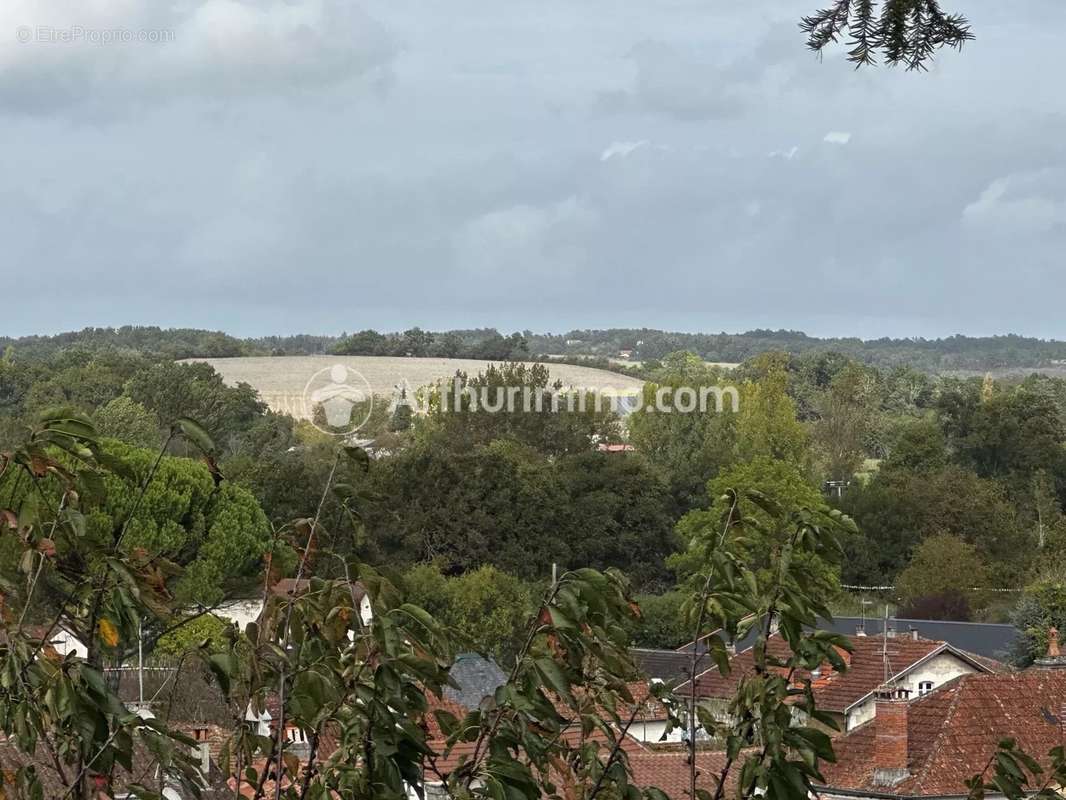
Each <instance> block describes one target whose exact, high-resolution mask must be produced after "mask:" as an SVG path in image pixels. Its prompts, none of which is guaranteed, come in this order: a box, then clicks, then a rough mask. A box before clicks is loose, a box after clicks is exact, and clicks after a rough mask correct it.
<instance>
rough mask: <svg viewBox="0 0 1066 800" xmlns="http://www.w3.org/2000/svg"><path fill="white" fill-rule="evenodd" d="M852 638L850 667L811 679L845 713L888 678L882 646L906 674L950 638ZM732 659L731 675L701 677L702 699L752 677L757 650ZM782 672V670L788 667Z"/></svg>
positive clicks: (784, 652) (817, 695) (821, 697)
mask: <svg viewBox="0 0 1066 800" xmlns="http://www.w3.org/2000/svg"><path fill="white" fill-rule="evenodd" d="M850 641H851V644H852V647H853V651H852V652H851V653H847V652H845V651H843V650H842V651H840V654H841V656H842V657H843V658H844V661H845V663H847V665H848V669H847V671H845V672H837V671H836V670H834V669H831V668H830V667H829V666H828V665H826V666H825V667H824V671H823V673H822V675H821V676H820V677H818V678H814V679H813V680H812V688H813V690H814V699H815V702H816V703H817V705H818V708H820V709H823V710H825V711H835V712H839V713H843V712H844V711H845V710H846V709H847V708H848V707H849V706H851V705H852V704H853V703H855V702H856V701H858V700H861V699H862V698H863V697H865V696H866V695H868V694H870V692H872V691H874V690H875V689H877V687H878V686H880V685H881V684H882V683H883V682H884V664H883V658H882V647H886V646H887V654H888V664H889V674H890V676H896V675H899V674H900V673H901V672H905V671H906V670H908V669H909V668H910V667H911V666H913V665H914V664H916V663H917V662H919V661H921V660H922V659H924V658H927V657H928V656H931V655H933V654H934V653H936V652H937V651H938V650H940V649H942V648H950V645H948V644H947V643H946V642H937V641H932V640H930V639H920V638H919V639H915V638H913V637H911V636H897V637H892V638H889V639H887V640H886V639H882V638H881V637H872V636H856V637H854V638H852V639H851V640H850ZM767 649H768V650H769V652H770V654H771V655H773V656H775V657H777V658H779V659H782V660H784V659H786V658H788V656H789V655H790V652H789V648H788V644H787V643H786V642H785V641H784V640H783V639H782V638H781V637H780V636H773V637H771V639H770V641H769V642H768V645H767ZM952 652H955V653H956V654H958V655H960V656H961V657H963V658H968V659H970V660H971V661H972V662H973V663H974V664H975V666H977V667H978V668H979V669H990V668H991V667H990V666H989V665H988V664H986V663H985V660H984V659H982V660H977V659H975V658H973V657H972V656H969V654H967V653H963V652H962V651H959V650H954V649H952ZM731 663H732V665H733V669H732V671H731V672H730V673H729V674H728V675H725V676H723V675H721V674H720V673H719V672H718V669H717V668H712V669H709V670H707V671H706V672H704V673H703V674H702V675H700V676H698V677H697V679H696V687H697V691H698V693H699V695H700V696H701V697H721V698H729V697H732V696H733V694H734V692H735V690H736V688H737V685H738V684H739V683H740V681H741V680H742V679H743V678H744V677H746V676H747V675H750V674H751V672H752V671H753V669H754V657H753V652H752V650H750V649H748V650H745V651H744V652H742V653H737V655H735V656H734V657H733V658H732V659H731ZM1000 666H1002V665H1000ZM780 671H781V672H783V670H780ZM807 677H811V676H809V675H808V674H807V673H806V672H803V671H798V672H797V673H796V679H797V681H801V680H803V679H805V678H807ZM689 686H690V684H689V683H685V684H683V685H682V686H681V687H679V689H678V691H679V692H680V693H683V694H687V693H688V692H689V691H690V690H689Z"/></svg>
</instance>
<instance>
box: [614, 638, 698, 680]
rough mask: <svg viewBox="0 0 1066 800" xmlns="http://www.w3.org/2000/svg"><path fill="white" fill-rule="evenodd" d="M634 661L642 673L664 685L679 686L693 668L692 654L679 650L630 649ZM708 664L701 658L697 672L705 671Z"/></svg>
mask: <svg viewBox="0 0 1066 800" xmlns="http://www.w3.org/2000/svg"><path fill="white" fill-rule="evenodd" d="M629 652H630V654H631V655H632V656H633V661H635V662H636V665H637V667H639V668H640V670H641V672H643V673H644V674H645V675H647V676H648V677H649V678H651V679H653V680H660V681H662V682H663V683H669V684H677V683H680V682H681V681H683V680H685V679H686V678H687V677H688V674H689V670H690V669H691V668H692V664H691V661H690V659H691V654H689V653H685V652H679V651H677V650H651V649H646V648H641V647H634V648H631V649H630V651H629ZM706 666H707V665H706V663H704V658H703V657H702V656H701V657H700V659H699V662H698V663H697V667H696V669H697V670H701V669H705V668H706Z"/></svg>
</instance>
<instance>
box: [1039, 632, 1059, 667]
mask: <svg viewBox="0 0 1066 800" xmlns="http://www.w3.org/2000/svg"><path fill="white" fill-rule="evenodd" d="M1034 666H1036V667H1039V668H1041V669H1066V656H1064V655H1063V654H1062V650H1061V648H1060V647H1059V632H1058V631H1057V630H1056V629H1055V628H1048V632H1047V655H1045V656H1044V657H1043V658H1038V659H1036V661H1035V662H1034Z"/></svg>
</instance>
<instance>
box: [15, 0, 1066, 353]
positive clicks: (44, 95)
mask: <svg viewBox="0 0 1066 800" xmlns="http://www.w3.org/2000/svg"><path fill="white" fill-rule="evenodd" d="M1034 1H1035V2H1036V0H1034ZM12 2H14V0H12ZM25 2H27V5H25V6H23V10H25V9H27V8H29V9H36V8H38V7H39V4H37V3H29V0H25ZM219 3H221V0H196V2H194V3H193V4H192V5H190V6H188V7H187V8H188V9H189V11H188V12H187V13H185V15H184V16H182V17H181V18H180V19H178V20H176V21H175V23H174V24H178V23H181V24H182V25H184V26H186V27H185V29H186V30H187V31H193V30H195V31H196V32H197V33H196V36H192V34H190V35H189V37H187V38H186V40H185V43H186V46H191V43H198V44H196V47H197V48H199V49H194V50H189V51H179V50H175V51H173V52H172V53H171V54H170V55H169V56H167V58H172V59H174V60H173V61H172V62H169V63H163V62H161V59H162V58H163V56H162V54H161V53H160V52H159V51H158V50H157V51H142V50H134V51H128V50H105V49H102V48H98V49H95V50H90V49H83V50H81V51H77V52H71V53H67V54H66V55H64V54H63V53H59V54H56V53H55V51H50V50H41V49H40V48H39V49H37V50H34V51H25V50H17V49H15V50H13V49H12V48H13V45H10V44H9V43H8V42H4V41H3V40H2V31H0V103H2V104H0V114H3V120H4V125H3V127H2V128H0V145H2V146H0V171H2V172H3V174H4V175H5V177H6V180H5V182H4V185H3V186H2V187H0V241H3V242H4V246H5V255H4V259H3V262H2V263H3V270H4V275H3V277H4V283H3V287H4V290H5V292H9V293H10V294H11V296H13V297H16V298H18V302H17V303H15V304H12V305H11V306H9V307H10V308H11V311H10V314H9V316H8V317H7V319H8V322H9V325H10V326H11V330H8V331H4V332H6V333H20V332H31V331H35V330H41V329H42V328H43V327H46V326H52V327H56V326H58V327H63V328H70V327H78V326H81V325H85V324H121V323H125V322H141V323H156V324H180V325H203V326H208V327H220V328H225V329H228V330H232V331H234V332H237V333H265V332H272V331H287V330H316V331H339V330H340V329H342V328H346V329H349V330H351V329H353V328H355V327H364V326H370V325H372V326H377V327H386V328H399V327H404V326H407V325H410V324H422V325H424V326H430V327H433V326H436V327H440V326H456V325H468V324H491V325H498V326H500V327H503V328H508V329H514V328H518V327H531V328H538V329H540V328H547V329H556V330H558V329H562V328H567V327H570V326H579V325H580V326H584V325H620V324H625V325H630V324H632V325H642V324H647V325H653V326H659V327H676V328H688V329H692V328H702V329H716V330H717V329H734V328H750V327H754V326H770V327H796V328H806V329H808V330H810V331H811V332H813V333H840V334H855V335H868V336H877V335H884V334H893V335H941V334H949V333H952V332H954V331H956V330H963V331H967V332H974V333H993V332H1003V331H1007V330H1018V331H1022V332H1028V333H1035V334H1040V335H1059V336H1066V332H1063V331H1061V330H1056V326H1057V325H1058V324H1059V323H1058V322H1057V320H1058V319H1059V311H1058V305H1059V304H1060V300H1061V291H1060V290H1059V287H1060V286H1061V281H1062V277H1063V276H1062V274H1061V272H1062V268H1061V266H1060V265H1059V264H1058V255H1057V254H1058V253H1059V252H1061V244H1062V242H1061V238H1062V237H1061V230H1060V227H1057V225H1058V222H1057V220H1058V219H1059V215H1060V214H1061V213H1062V212H1063V209H1064V206H1066V197H1064V194H1063V191H1062V189H1061V187H1062V186H1063V185H1066V180H1064V172H1063V171H1064V170H1066V124H1064V120H1066V100H1064V99H1063V98H1062V95H1061V92H1060V91H1059V90H1058V87H1057V83H1056V82H1055V81H1056V80H1057V79H1056V78H1055V76H1056V75H1057V72H1056V68H1057V63H1056V61H1055V58H1056V56H1055V52H1056V47H1055V45H1061V44H1062V43H1063V40H1064V39H1066V25H1063V26H1057V27H1048V26H1046V25H1045V24H1044V22H1043V20H1044V19H1045V17H1042V16H1041V13H1040V10H1039V9H1037V10H1034V11H1033V12H1032V18H1031V19H1028V18H1025V19H1019V18H1018V17H1017V15H1012V19H1011V20H1010V21H1009V24H1008V20H1007V18H1006V17H1005V15H1004V14H1003V13H1002V10H1001V9H1000V5H1001V4H998V3H996V2H995V0H966V11H967V12H968V13H970V14H971V16H973V18H974V23H975V26H978V34H979V39H978V41H977V42H976V43H974V45H973V46H972V47H968V48H967V49H965V50H964V51H963V52H962V53H961V54H955V53H951V54H944V55H942V56H941V58H940V59H939V60H938V63H937V65H936V67H935V68H934V70H933V72H932V73H931V74H929V75H925V76H915V75H911V74H907V73H904V72H902V71H891V70H884V69H882V70H878V71H868V72H860V73H856V72H855V71H853V70H852V69H851V68H850V67H849V66H848V65H847V64H846V63H844V62H843V61H841V60H840V58H839V54H834V55H832V56H829V57H827V59H826V61H825V62H824V63H821V64H819V63H818V62H817V61H816V60H815V59H813V58H812V57H811V56H810V55H809V54H807V53H806V52H805V51H804V50H803V46H802V39H801V37H798V34H797V32H796V29H795V20H796V18H797V17H798V15H799V14H802V13H804V12H806V11H808V10H809V8H808V6H810V5H811V4H810V3H809V2H806V0H774V2H772V3H771V2H767V3H763V4H732V5H731V6H730V8H729V9H725V10H723V9H722V8H721V7H720V4H714V3H708V2H706V0H649V2H648V3H645V4H636V5H634V6H632V7H631V8H630V10H629V11H628V12H627V13H624V14H623V13H620V12H618V8H617V4H616V3H612V2H609V0H586V1H585V2H582V3H573V2H570V0H510V2H508V3H489V2H488V0H454V3H452V4H449V5H448V7H447V8H445V7H443V6H441V7H437V6H433V5H430V4H426V3H424V2H422V0H366V2H363V3H356V2H354V0H353V2H352V3H351V4H350V7H351V8H352V9H354V10H353V12H352V13H353V14H354V16H351V17H345V16H343V14H345V13H347V12H345V11H343V9H342V6H341V5H340V4H339V0H337V3H336V4H335V3H333V2H330V0H321V2H304V1H302V0H291V2H288V3H285V4H281V3H280V0H279V2H277V3H275V2H274V1H273V0H264V2H261V3H246V4H241V6H242V8H243V9H244V11H246V12H248V13H252V12H254V13H255V14H258V15H260V16H257V17H255V19H259V20H266V19H271V20H273V22H271V23H270V24H266V23H265V22H264V24H263V26H261V27H258V28H257V27H255V26H252V27H251V30H250V32H247V33H246V34H242V35H241V36H237V35H236V34H235V33H234V28H233V26H229V27H226V26H225V25H221V24H219V25H214V24H208V23H207V22H205V21H203V20H201V21H200V22H198V23H197V24H196V26H193V27H189V26H192V25H193V23H192V21H191V17H190V15H192V14H193V12H194V11H195V10H196V9H202V8H205V7H207V6H209V5H210V6H215V5H216V4H219ZM959 3H960V5H961V0H959ZM1043 3H1044V0H1039V2H1036V6H1039V7H1041V8H1043V5H1042V4H1043ZM124 5H125V6H126V7H127V8H128V9H139V12H138V13H139V14H141V15H142V16H135V17H133V18H131V21H130V22H129V25H165V24H167V21H166V18H165V15H166V14H168V13H171V12H169V11H166V9H167V8H168V7H167V6H164V5H157V4H149V3H148V2H147V0H128V2H126V3H125V4H124ZM756 6H757V7H756ZM40 7H44V4H40ZM92 7H96V6H92ZM99 7H101V8H103V7H104V6H103V5H102V4H101V5H99ZM217 7H218V8H229V5H226V6H222V5H218V6H217ZM345 7H348V3H347V0H346V3H345ZM158 9H163V11H160V10H158ZM1047 10H1049V11H1050V12H1051V13H1059V12H1055V11H1054V10H1053V9H1052V7H1051V6H1048V9H1047ZM174 13H176V12H174ZM330 14H337V15H340V16H337V17H330V16H329V15H330ZM0 15H3V16H2V19H0V22H2V23H3V24H5V25H6V24H7V23H8V21H10V23H11V25H18V24H21V22H20V20H19V19H16V18H13V17H11V16H10V14H8V6H7V5H5V6H4V10H3V11H0ZM161 15H162V16H161ZM263 15H265V16H263ZM300 15H304V17H305V18H306V19H309V20H311V22H308V23H307V25H306V27H307V28H308V30H304V29H303V28H302V27H301V24H297V22H296V21H295V20H297V19H300V18H301V17H300ZM327 20H333V21H334V22H336V24H333V22H330V23H329V24H326V21H327ZM365 20H377V21H378V22H377V24H376V25H375V24H373V23H365ZM90 22H91V21H87V22H85V23H83V24H90ZM364 23H365V25H364ZM212 37H216V38H212ZM257 37H258V38H257ZM264 37H265V38H264ZM363 37H366V38H365V39H364V38H363ZM1033 37H1037V38H1039V39H1040V40H1042V41H1044V42H1045V44H1047V45H1048V46H1046V47H1033V46H1031V43H1032V40H1033ZM223 41H229V42H231V43H237V44H239V43H242V42H243V43H244V44H241V45H240V46H237V44H234V46H233V47H232V48H231V49H228V50H227V49H224V48H222V46H221V44H220V43H221V42H223ZM264 41H265V42H268V43H273V44H272V45H271V46H260V43H262V42H264ZM349 41H353V42H359V43H364V44H360V45H359V46H358V47H355V48H352V49H351V50H349V49H348V48H347V45H346V42H349ZM401 43H402V45H401ZM27 52H30V55H29V56H27V55H26V53H27ZM627 54H633V56H632V57H627ZM13 59H14V60H13ZM75 66H77V67H79V68H80V67H85V69H86V73H85V75H82V73H81V72H79V71H77V70H75V69H74V67H75ZM130 70H134V72H130ZM383 73H388V74H390V75H391V76H392V78H391V80H392V83H391V85H390V89H389V91H388V92H383V93H378V92H374V91H373V82H374V79H375V77H376V76H378V75H380V74H383ZM19 78H25V81H23V82H21V83H20V82H19V80H18V79H19ZM156 83H158V88H159V91H157V92H155V93H154V94H152V92H153V88H152V87H153V86H154V85H155V84H156ZM611 92H615V93H617V94H616V100H620V101H621V102H618V103H616V104H615V106H614V108H613V111H612V113H609V114H605V113H602V111H603V108H602V102H603V100H602V96H603V95H604V93H611ZM31 95H32V96H31ZM34 102H35V103H37V105H36V106H34V105H33V103H34ZM598 104H600V105H598ZM33 108H37V109H38V110H42V111H47V112H48V113H45V114H27V113H25V112H26V110H28V109H33ZM831 131H838V132H849V133H851V139H850V141H849V142H848V144H847V145H846V146H841V145H839V144H832V143H828V142H825V141H824V139H825V136H826V134H827V133H828V132H831ZM640 142H645V143H646V144H642V145H640V146H634V145H635V144H636V143H640ZM793 148H795V149H793ZM623 151H625V155H622V153H623ZM608 152H612V153H615V155H612V156H611V157H610V158H607V159H604V155H605V153H608ZM772 153H777V154H778V155H776V156H773V157H771V155H770V154H772ZM57 305H58V307H59V308H60V309H61V313H59V314H58V315H57V314H56V312H55V310H54V309H55V308H56V307H57ZM57 319H58V320H59V321H58V322H55V321H54V320H57ZM49 320H52V321H49Z"/></svg>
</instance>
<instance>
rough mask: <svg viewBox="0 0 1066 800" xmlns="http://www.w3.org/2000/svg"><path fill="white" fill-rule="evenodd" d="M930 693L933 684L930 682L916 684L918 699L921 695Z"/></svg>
mask: <svg viewBox="0 0 1066 800" xmlns="http://www.w3.org/2000/svg"><path fill="white" fill-rule="evenodd" d="M931 691H933V682H932V681H922V682H920V683H919V684H918V696H919V697H921V696H922V695H923V694H929V693H930V692H931Z"/></svg>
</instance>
